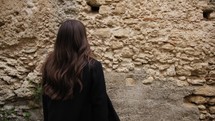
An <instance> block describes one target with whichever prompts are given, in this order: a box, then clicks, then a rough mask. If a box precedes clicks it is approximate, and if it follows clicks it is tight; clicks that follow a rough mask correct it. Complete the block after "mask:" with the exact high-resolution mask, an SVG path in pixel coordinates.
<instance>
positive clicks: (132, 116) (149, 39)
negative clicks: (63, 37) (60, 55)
mask: <svg viewBox="0 0 215 121" xmlns="http://www.w3.org/2000/svg"><path fill="white" fill-rule="evenodd" d="M0 5H1V8H0V11H1V12H0V49H1V51H0V106H1V108H0V109H1V110H0V120H6V119H8V120H12V121H14V120H17V121H22V120H27V121H28V120H32V121H36V120H41V119H42V113H41V112H42V111H41V108H40V103H38V102H40V91H41V87H40V78H41V74H40V67H41V64H42V62H43V61H44V59H45V57H46V55H47V54H48V52H49V51H52V49H53V48H52V47H53V43H54V41H55V37H56V33H57V30H58V27H59V25H60V23H61V22H62V21H63V20H65V19H67V18H75V19H79V20H81V21H82V22H83V23H84V24H85V25H86V27H87V34H88V38H89V41H90V44H91V49H92V50H93V53H94V55H95V57H96V58H97V59H99V60H100V61H101V62H102V63H103V66H104V70H105V77H106V83H107V89H108V94H109V95H110V97H111V100H112V101H113V104H114V106H115V108H116V110H117V112H118V114H119V116H120V118H121V120H122V121H143V120H146V121H155V120H160V121H162V120H165V121H172V120H174V121H196V120H201V121H211V120H214V119H215V34H214V33H215V27H214V26H215V15H214V12H213V11H214V10H215V9H214V1H213V0H210V1H207V0H177V1H173V0H150V1H149V0H73V1H71V0H50V1H44V0H21V1H17V0H1V1H0ZM203 14H204V15H203Z"/></svg>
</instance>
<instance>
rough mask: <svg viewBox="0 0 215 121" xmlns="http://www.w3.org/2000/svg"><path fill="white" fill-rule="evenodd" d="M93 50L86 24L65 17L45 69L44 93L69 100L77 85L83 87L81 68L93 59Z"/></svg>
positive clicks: (43, 78)
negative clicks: (88, 38) (87, 34)
mask: <svg viewBox="0 0 215 121" xmlns="http://www.w3.org/2000/svg"><path fill="white" fill-rule="evenodd" d="M90 55H91V50H90V46H89V43H88V40H87V36H86V29H85V26H84V25H83V23H81V22H80V21H78V20H66V21H65V22H63V23H62V25H61V26H60V28H59V30H58V34H57V38H56V41H55V45H54V51H53V52H51V53H50V54H49V56H48V58H47V60H46V61H45V63H44V65H43V68H42V80H43V83H42V84H43V93H44V94H46V95H48V96H49V97H50V98H51V99H55V100H59V99H62V100H66V99H71V98H72V97H73V95H74V87H75V85H79V87H80V91H81V90H82V89H83V84H82V78H81V77H82V70H83V68H84V66H85V65H86V64H87V63H89V62H90V61H91V57H90Z"/></svg>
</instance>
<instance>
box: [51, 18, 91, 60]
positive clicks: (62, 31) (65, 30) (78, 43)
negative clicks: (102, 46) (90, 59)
mask: <svg viewBox="0 0 215 121" xmlns="http://www.w3.org/2000/svg"><path fill="white" fill-rule="evenodd" d="M54 51H55V54H56V56H57V58H58V59H60V60H59V61H60V62H62V60H61V58H62V59H66V57H67V59H68V60H70V59H72V57H71V56H74V54H79V55H80V54H83V52H84V51H87V52H85V53H88V52H89V44H88V41H87V36H86V29H85V27H84V25H83V23H81V22H80V21H78V20H66V21H65V22H63V23H62V25H61V26H60V28H59V30H58V34H57V39H56V42H55V46H54ZM61 56H64V57H61ZM67 59H66V60H67Z"/></svg>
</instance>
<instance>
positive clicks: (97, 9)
mask: <svg viewBox="0 0 215 121" xmlns="http://www.w3.org/2000/svg"><path fill="white" fill-rule="evenodd" d="M87 5H89V6H90V8H91V12H93V13H98V12H99V9H100V6H101V5H97V4H91V3H90V2H87Z"/></svg>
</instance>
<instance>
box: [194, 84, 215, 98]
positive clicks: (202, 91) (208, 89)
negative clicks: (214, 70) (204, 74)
mask: <svg viewBox="0 0 215 121" xmlns="http://www.w3.org/2000/svg"><path fill="white" fill-rule="evenodd" d="M194 94H196V95H202V96H215V87H214V86H208V85H205V86H201V87H199V88H196V89H195V91H194Z"/></svg>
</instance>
